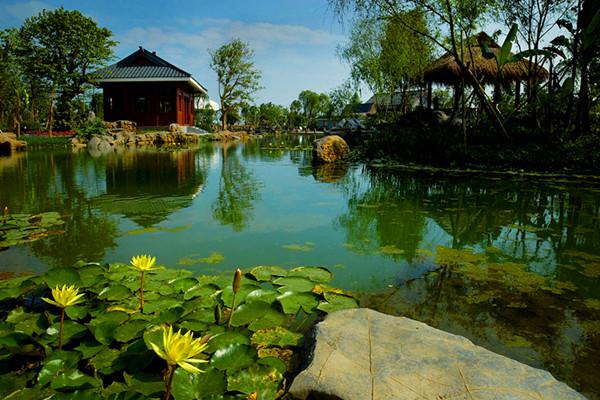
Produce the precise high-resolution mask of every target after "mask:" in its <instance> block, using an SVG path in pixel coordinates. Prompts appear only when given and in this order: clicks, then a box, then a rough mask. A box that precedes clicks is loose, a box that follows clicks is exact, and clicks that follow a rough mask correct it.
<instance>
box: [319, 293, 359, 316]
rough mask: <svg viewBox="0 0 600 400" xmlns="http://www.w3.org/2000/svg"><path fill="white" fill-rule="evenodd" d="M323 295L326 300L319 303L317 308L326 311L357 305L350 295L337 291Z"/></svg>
mask: <svg viewBox="0 0 600 400" xmlns="http://www.w3.org/2000/svg"><path fill="white" fill-rule="evenodd" d="M324 297H325V300H327V301H322V302H321V303H319V306H318V307H317V309H318V310H321V311H325V312H326V313H332V312H334V311H339V310H346V309H349V308H357V307H358V302H357V301H356V300H355V299H353V298H352V297H348V296H344V295H341V294H337V293H325V295H324Z"/></svg>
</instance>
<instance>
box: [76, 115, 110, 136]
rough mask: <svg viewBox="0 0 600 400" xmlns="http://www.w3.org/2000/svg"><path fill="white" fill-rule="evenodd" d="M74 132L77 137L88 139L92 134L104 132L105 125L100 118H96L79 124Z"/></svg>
mask: <svg viewBox="0 0 600 400" xmlns="http://www.w3.org/2000/svg"><path fill="white" fill-rule="evenodd" d="M76 132H77V137H78V138H81V139H86V140H89V139H91V138H92V136H93V135H102V134H104V133H105V132H106V127H105V126H104V122H103V121H102V120H101V119H99V118H96V119H93V120H91V121H85V122H84V123H83V124H80V125H79V127H78V128H77V130H76Z"/></svg>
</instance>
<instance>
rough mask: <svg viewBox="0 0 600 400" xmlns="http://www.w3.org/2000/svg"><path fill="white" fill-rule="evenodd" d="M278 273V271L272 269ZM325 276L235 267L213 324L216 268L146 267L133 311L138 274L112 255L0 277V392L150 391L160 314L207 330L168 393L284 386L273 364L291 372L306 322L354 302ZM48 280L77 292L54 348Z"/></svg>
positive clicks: (275, 391)
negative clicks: (192, 369)
mask: <svg viewBox="0 0 600 400" xmlns="http://www.w3.org/2000/svg"><path fill="white" fill-rule="evenodd" d="M288 273H289V274H290V275H291V276H292V277H290V278H288V279H289V280H288V281H286V282H280V281H279V280H278V279H280V277H282V276H285V275H288ZM331 278H332V276H331V273H330V272H329V271H327V270H326V269H324V268H318V267H299V268H295V269H292V270H290V271H288V270H285V269H283V268H280V267H274V266H271V267H264V266H259V267H255V268H253V269H252V270H251V272H250V273H248V274H247V275H246V276H245V277H243V278H242V282H241V283H242V286H241V290H240V292H239V293H238V297H237V301H236V310H235V313H234V314H233V321H232V328H230V329H227V328H226V327H225V326H224V325H222V324H223V321H226V320H227V318H225V317H224V316H223V317H221V316H220V315H217V314H216V312H215V309H216V310H218V313H219V314H220V313H225V314H229V313H231V310H230V309H229V308H228V307H229V306H230V304H231V303H230V301H231V295H232V286H231V279H229V278H228V277H227V278H226V277H217V276H203V277H194V276H192V275H191V273H190V272H188V271H183V270H175V269H162V270H151V271H148V273H147V275H146V287H145V290H144V294H145V298H146V303H145V307H144V312H143V313H140V312H139V311H137V309H138V307H137V305H138V302H139V301H138V298H137V296H138V292H137V291H138V289H139V276H138V274H137V273H135V271H132V270H131V268H130V267H129V266H128V265H124V264H110V265H98V264H84V263H78V264H77V265H76V266H74V267H72V268H64V267H63V268H53V269H50V270H48V271H47V272H46V273H45V274H44V275H42V276H28V277H21V278H14V279H10V280H6V281H0V317H1V318H2V320H3V321H5V322H3V323H2V329H1V330H0V355H1V356H2V360H3V363H2V366H1V367H0V383H3V384H2V385H0V395H1V396H4V397H6V396H12V397H11V398H39V397H48V396H58V397H61V398H62V397H65V398H67V397H73V398H75V397H76V398H107V399H108V398H110V399H115V398H131V399H134V398H135V399H137V398H139V399H141V398H150V399H158V398H160V397H161V396H162V393H163V391H164V388H165V386H164V382H163V381H162V376H161V375H162V370H163V368H164V361H163V360H162V359H160V358H158V357H157V356H156V355H155V353H154V351H152V350H151V347H150V345H149V343H150V342H153V343H161V341H162V328H161V324H164V323H168V324H173V325H174V326H175V328H176V329H178V328H182V329H183V330H184V331H185V330H187V329H192V330H193V331H194V336H195V337H199V336H201V335H204V334H211V335H212V338H211V340H210V341H209V342H208V345H209V346H208V349H207V350H206V353H207V359H208V361H209V363H208V364H206V365H205V372H204V373H202V374H198V375H193V374H190V373H188V372H186V371H184V370H183V369H177V371H176V372H175V376H174V384H173V390H172V393H173V396H174V398H175V399H181V400H187V399H190V400H191V399H208V398H229V396H236V394H238V393H242V394H243V395H244V397H248V396H250V395H251V394H252V393H255V395H256V398H258V399H273V398H275V397H277V396H279V395H281V394H282V393H283V391H284V390H285V388H284V386H283V385H284V383H285V381H284V375H286V374H288V373H292V372H293V370H292V369H291V368H292V367H291V365H293V363H291V362H290V361H291V357H297V355H295V352H296V350H297V349H298V348H299V346H301V345H302V343H303V337H304V333H305V332H306V329H309V328H310V325H311V324H312V323H314V321H315V320H316V319H317V318H318V317H319V316H322V315H323V313H324V312H325V313H326V312H330V311H333V310H337V309H342V308H348V307H353V306H355V304H356V303H355V301H354V300H352V299H351V298H350V297H347V296H342V295H339V294H335V293H333V292H331V291H325V292H324V291H323V290H322V287H323V283H324V282H329V280H330V279H331ZM290 280H291V281H290ZM295 281H302V285H301V288H300V289H301V290H302V292H297V291H296V290H295V287H294V284H292V282H295ZM57 284H76V285H77V286H78V287H79V288H80V292H83V293H85V301H84V302H83V303H81V304H79V305H78V306H73V307H67V309H66V312H67V316H66V320H65V323H64V329H63V344H64V347H63V350H62V351H57V350H56V340H57V332H58V315H57V309H56V307H52V306H50V305H48V304H46V303H45V302H40V301H39V298H40V297H41V296H47V293H48V291H49V290H50V288H51V287H53V286H54V285H57ZM319 287H320V288H321V289H318V288H319ZM331 290H336V289H331ZM340 296H342V297H343V299H340V298H339V297H340ZM352 301H354V302H352ZM299 327H302V329H300V328H299ZM16 371H19V374H18V376H17V375H15V372H16ZM7 382H13V383H11V384H8V383H7ZM4 383H6V384H4Z"/></svg>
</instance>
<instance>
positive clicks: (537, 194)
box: [337, 169, 600, 396]
mask: <svg viewBox="0 0 600 400" xmlns="http://www.w3.org/2000/svg"><path fill="white" fill-rule="evenodd" d="M365 172H366V176H367V177H368V178H367V179H366V180H365V179H364V177H362V178H358V179H355V180H352V179H350V180H347V182H346V184H345V185H344V187H345V190H346V195H347V198H348V211H347V212H346V213H344V214H343V215H341V216H339V217H338V219H337V224H338V225H339V226H340V227H342V228H343V229H344V230H345V231H346V237H347V241H348V245H349V248H350V249H351V250H353V251H356V252H358V253H363V252H366V253H372V252H375V251H378V249H379V251H381V249H382V248H384V249H385V248H390V246H393V248H394V249H397V251H393V252H389V254H386V255H387V256H389V257H393V258H395V259H397V260H403V261H404V263H403V264H400V265H402V268H408V269H410V268H413V269H415V270H419V271H422V272H421V273H420V275H418V277H417V279H410V280H402V281H398V285H397V287H394V288H390V289H389V290H387V291H385V292H384V293H375V294H374V293H364V294H363V295H362V296H363V299H362V300H363V304H364V305H368V306H371V307H374V308H376V309H378V310H380V311H383V312H386V313H390V314H396V315H404V316H407V317H411V318H415V319H417V320H421V321H424V322H427V323H429V324H431V325H433V326H435V327H439V328H441V329H444V330H447V331H450V332H454V333H457V334H461V335H464V336H466V337H468V338H470V339H472V340H473V341H474V342H475V343H477V344H480V345H483V346H484V347H487V348H490V349H492V350H495V351H497V352H499V353H501V354H505V355H508V356H511V357H513V358H516V359H518V360H520V361H522V362H525V363H527V364H530V365H533V366H536V367H541V368H546V369H549V370H550V371H551V372H552V373H553V374H555V376H557V377H558V378H559V379H562V380H565V381H566V382H568V383H569V384H571V385H572V386H574V387H575V388H577V389H580V390H583V391H584V392H585V393H586V394H587V395H589V396H594V394H593V393H596V396H597V394H598V393H600V381H598V380H597V376H596V373H595V372H592V371H597V370H598V367H600V300H598V293H600V285H599V283H598V279H597V277H599V276H600V204H599V202H598V196H597V194H596V193H595V192H594V191H593V187H591V188H590V186H587V185H586V186H587V187H588V188H590V189H589V190H586V189H581V188H580V187H578V186H577V185H566V184H567V183H566V182H562V181H557V180H553V181H540V180H536V181H533V180H532V181H529V180H526V179H501V180H500V179H485V178H481V179H473V178H472V177H468V178H465V177H460V176H456V177H448V176H445V177H439V176H438V177H433V176H429V175H422V176H416V175H415V174H411V173H390V171H383V170H379V169H368V170H366V171H365ZM565 185H566V186H565ZM444 238H445V239H444ZM440 243H442V244H445V245H446V246H447V247H446V248H444V247H436V245H439V244H440ZM383 253H384V254H385V252H383ZM423 265H426V266H427V267H426V268H422V267H423ZM402 275H403V276H405V275H406V274H404V273H403V274H402Z"/></svg>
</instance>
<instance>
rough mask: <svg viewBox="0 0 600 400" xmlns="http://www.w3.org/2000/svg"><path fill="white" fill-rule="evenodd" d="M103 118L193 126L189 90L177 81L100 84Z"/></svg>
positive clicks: (162, 124) (141, 124)
mask: <svg viewBox="0 0 600 400" xmlns="http://www.w3.org/2000/svg"><path fill="white" fill-rule="evenodd" d="M102 89H103V91H104V119H105V120H106V121H116V120H119V119H125V120H129V121H134V122H136V123H137V124H138V126H168V125H169V124H171V123H173V122H175V123H178V124H180V125H193V123H194V101H193V93H192V91H191V90H190V89H189V88H188V87H187V85H185V84H183V83H179V82H148V83H146V82H135V83H133V82H132V83H103V84H102Z"/></svg>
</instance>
